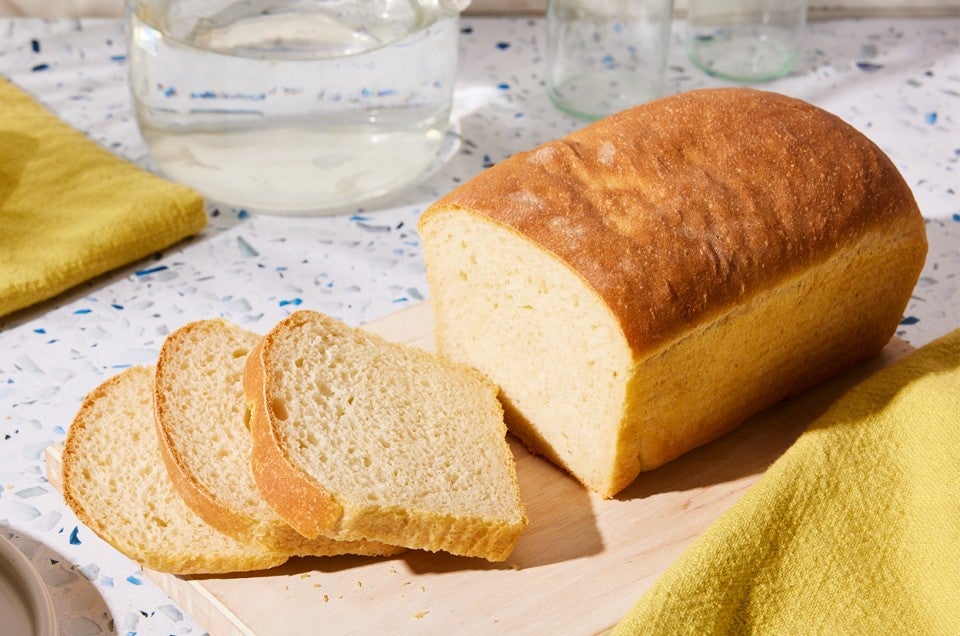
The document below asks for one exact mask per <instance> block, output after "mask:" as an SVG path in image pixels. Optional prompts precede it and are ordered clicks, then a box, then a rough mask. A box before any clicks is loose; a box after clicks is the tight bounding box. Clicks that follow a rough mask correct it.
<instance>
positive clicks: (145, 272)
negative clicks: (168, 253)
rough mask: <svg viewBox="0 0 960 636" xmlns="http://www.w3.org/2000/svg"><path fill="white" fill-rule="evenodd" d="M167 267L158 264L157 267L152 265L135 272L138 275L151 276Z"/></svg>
mask: <svg viewBox="0 0 960 636" xmlns="http://www.w3.org/2000/svg"><path fill="white" fill-rule="evenodd" d="M165 269H167V266H166V265H157V266H156V267H150V268H148V269H139V270H137V271H136V272H135V274H136V275H137V276H149V275H150V274H156V273H157V272H162V271H163V270H165Z"/></svg>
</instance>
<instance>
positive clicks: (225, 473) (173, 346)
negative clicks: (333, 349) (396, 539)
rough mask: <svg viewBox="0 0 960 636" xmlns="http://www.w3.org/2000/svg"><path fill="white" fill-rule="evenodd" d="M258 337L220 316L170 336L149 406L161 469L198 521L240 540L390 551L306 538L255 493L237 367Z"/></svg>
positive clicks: (295, 549) (296, 549) (338, 550)
mask: <svg viewBox="0 0 960 636" xmlns="http://www.w3.org/2000/svg"><path fill="white" fill-rule="evenodd" d="M258 342H260V336H259V335H258V334H255V333H253V332H250V331H247V330H246V329H242V328H240V327H239V326H237V325H234V324H232V323H230V322H228V321H226V320H223V319H210V320H198V321H195V322H191V323H188V324H187V325H184V326H183V327H181V328H179V329H177V330H176V331H174V332H173V333H171V334H170V335H169V336H167V338H166V339H165V340H164V342H163V347H162V348H161V349H160V356H159V358H158V360H157V369H156V380H155V383H154V409H155V420H156V425H157V435H158V439H159V441H160V450H161V452H162V455H163V459H164V462H165V463H166V466H167V472H168V473H169V475H170V477H171V478H172V480H173V484H174V486H175V487H176V489H177V492H179V493H180V495H181V497H183V500H184V501H185V502H186V503H187V505H188V506H190V508H192V509H193V511H194V512H196V513H197V514H198V515H199V516H200V517H201V518H202V519H203V520H204V521H206V522H207V523H209V524H210V525H212V526H213V527H214V528H217V529H218V530H220V531H221V532H223V533H225V534H227V535H230V536H231V537H233V538H235V539H237V540H238V541H242V542H244V543H251V544H255V545H260V546H262V547H263V549H265V550H273V551H276V552H278V553H280V554H282V555H284V556H328V555H336V554H363V555H388V554H397V553H399V552H401V551H402V548H397V547H394V546H387V545H384V544H382V543H376V542H372V541H334V540H332V539H327V538H325V537H318V538H315V539H307V538H305V537H304V536H303V535H301V534H300V533H298V532H296V531H295V530H294V529H293V528H291V527H290V525H289V524H287V523H286V522H284V521H283V519H281V518H280V517H279V516H278V515H277V514H276V513H275V512H274V511H273V509H272V508H270V506H268V505H267V504H266V503H265V502H264V501H263V499H262V498H261V497H260V495H259V492H258V491H257V486H256V482H255V481H254V479H253V471H252V468H251V465H250V457H251V451H252V447H253V444H252V442H251V440H250V430H249V428H248V419H247V417H246V416H247V402H246V399H245V397H244V394H243V366H244V363H245V362H246V359H247V354H249V352H250V351H251V350H252V349H253V348H254V347H255V346H256V345H257V343H258Z"/></svg>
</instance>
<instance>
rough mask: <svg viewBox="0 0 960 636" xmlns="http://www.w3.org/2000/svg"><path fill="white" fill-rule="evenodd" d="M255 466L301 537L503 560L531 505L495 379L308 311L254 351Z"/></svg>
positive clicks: (250, 378) (249, 384) (248, 386)
mask: <svg viewBox="0 0 960 636" xmlns="http://www.w3.org/2000/svg"><path fill="white" fill-rule="evenodd" d="M244 388H245V390H246V392H247V396H248V398H249V399H250V400H251V402H252V403H253V404H254V411H253V417H252V420H251V431H252V433H253V468H254V477H255V478H256V480H257V485H258V487H259V489H260V493H261V495H262V496H263V498H264V499H265V500H266V501H267V502H268V503H269V504H270V505H271V506H272V507H273V508H274V509H275V510H276V511H277V512H278V514H280V516H281V517H283V518H284V519H286V520H287V522H288V523H290V524H291V525H292V526H293V527H294V528H296V529H297V530H298V531H299V532H300V533H302V534H304V535H305V536H318V535H325V536H329V537H332V538H336V539H341V540H356V539H360V538H365V539H371V540H376V541H381V542H384V543H388V544H394V545H402V546H406V547H408V548H415V549H424V550H431V551H437V550H443V551H447V552H450V553H453V554H458V555H465V556H478V557H483V558H485V559H488V560H491V561H502V560H504V559H506V558H507V556H508V555H509V554H510V552H511V551H512V549H513V547H514V545H515V544H516V541H517V539H518V538H519V536H520V532H521V531H522V529H523V528H524V526H525V525H526V516H525V514H524V511H523V506H522V504H521V501H520V494H519V488H518V484H517V478H516V468H515V464H514V459H513V455H512V453H511V451H510V448H509V445H508V444H507V441H506V439H505V435H506V427H505V425H504V423H503V411H502V408H501V406H500V404H499V402H498V401H497V388H496V387H495V386H494V385H493V384H491V383H490V381H489V380H488V379H486V378H485V377H484V376H482V375H481V374H479V373H477V372H476V371H474V370H473V369H470V368H468V367H466V366H462V365H459V364H453V363H449V362H447V361H445V360H443V359H441V358H438V357H437V356H435V355H432V354H430V353H427V352H426V351H423V350H421V349H416V348H413V347H409V346H404V345H399V344H395V343H391V342H387V341H386V340H384V339H382V338H381V337H379V336H376V335H373V334H370V333H367V332H365V331H363V330H361V329H357V328H353V327H350V326H348V325H346V324H344V323H342V322H340V321H337V320H334V319H332V318H330V317H328V316H325V315H323V314H320V313H317V312H312V311H299V312H296V313H294V314H292V315H291V316H289V317H288V318H286V319H285V320H283V321H281V322H280V323H278V324H277V325H276V326H275V327H274V329H272V330H271V331H270V332H269V333H268V334H267V335H266V336H265V337H264V338H263V340H262V341H261V343H260V345H258V349H257V350H255V351H254V353H252V354H251V355H250V356H249V357H248V358H247V366H246V369H245V373H244Z"/></svg>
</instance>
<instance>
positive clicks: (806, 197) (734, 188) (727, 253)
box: [420, 88, 923, 355]
mask: <svg viewBox="0 0 960 636" xmlns="http://www.w3.org/2000/svg"><path fill="white" fill-rule="evenodd" d="M757 130H762V131H763V134H756V131H757ZM450 208H459V209H462V210H465V211H468V212H471V213H474V214H478V215H481V216H485V217H488V218H489V219H491V220H493V221H495V222H497V223H500V224H502V225H504V226H507V227H509V228H512V229H514V230H515V231H517V232H518V233H519V234H521V235H523V236H525V237H527V238H528V239H529V240H531V241H533V242H535V243H537V244H539V245H540V246H541V247H543V248H544V249H546V250H547V251H549V252H552V253H553V254H555V255H556V256H557V257H558V258H559V259H560V260H562V261H564V262H566V263H567V264H568V265H569V266H570V267H571V268H572V269H573V270H574V271H576V272H577V273H579V275H580V276H582V277H583V279H584V280H585V281H586V282H587V284H588V285H589V286H591V287H592V288H593V289H594V290H595V291H596V292H597V293H598V294H599V295H600V296H601V298H602V299H603V300H604V302H605V303H606V304H607V306H608V307H609V308H610V311H611V312H612V313H613V314H614V315H615V316H616V318H617V319H618V321H619V322H620V324H621V325H622V328H623V331H624V334H625V336H626V337H627V341H628V342H629V343H630V345H631V347H632V349H633V351H634V355H640V354H641V353H642V352H644V351H647V350H650V349H651V348H653V347H654V346H656V345H658V344H661V343H663V342H665V341H668V340H670V339H671V338H672V337H674V336H677V335H678V334H681V333H683V332H684V331H685V330H687V329H689V328H690V327H691V326H693V325H696V324H699V323H702V322H704V321H706V320H709V319H710V318H711V317H712V316H715V315H717V314H719V313H720V312H722V311H724V310H725V309H727V308H729V307H731V306H733V305H735V304H737V303H742V302H743V301H745V300H746V299H747V298H749V297H751V296H753V295H754V294H756V293H757V292H758V291H759V290H761V289H763V288H765V287H768V286H769V285H771V284H773V283H776V282H777V281H779V280H781V279H783V278H785V277H787V276H790V275H793V274H796V273H797V272H799V271H802V270H804V269H806V268H809V267H811V266H813V265H815V264H816V263H819V262H822V261H823V260H825V259H827V258H829V256H830V255H831V254H833V253H835V252H836V251H837V250H838V249H840V248H842V247H844V246H849V245H851V244H852V243H853V242H854V241H855V240H857V239H858V237H860V236H863V234H865V233H867V232H869V231H870V230H871V229H873V228H876V227H881V226H884V225H886V224H889V223H891V221H892V220H893V218H894V217H895V216H897V215H909V216H912V217H914V219H915V224H916V225H917V226H918V227H919V229H920V231H922V229H923V228H922V218H921V216H920V211H919V210H918V208H917V206H916V202H915V201H914V199H913V196H912V194H911V192H910V189H909V187H908V186H907V184H906V183H905V182H904V181H903V179H902V177H901V176H900V175H899V173H898V172H897V170H896V168H895V166H894V165H893V164H892V162H891V161H890V160H889V159H888V158H887V157H886V156H885V155H884V154H883V153H882V152H881V151H880V150H879V149H878V148H877V147H876V146H875V145H874V144H873V143H872V142H870V141H869V140H868V139H867V138H866V137H864V136H863V135H862V134H860V133H859V132H857V131H856V130H854V129H853V128H852V127H850V126H849V125H847V124H845V123H844V122H843V121H841V120H840V119H839V118H837V117H835V116H833V115H831V114H829V113H827V112H825V111H823V110H820V109H818V108H816V107H814V106H811V105H810V104H807V103H805V102H802V101H800V100H796V99H793V98H789V97H785V96H783V95H778V94H775V93H769V92H762V91H757V90H752V89H743V88H730V89H705V90H698V91H691V92H688V93H683V94H680V95H675V96H672V97H668V98H664V99H661V100H658V101H655V102H651V103H649V104H644V105H641V106H637V107H635V108H633V109H630V110H628V111H625V112H623V113H620V114H617V115H614V116H611V117H608V118H606V119H604V120H601V121H598V122H596V123H594V124H592V125H590V126H587V127H586V128H584V129H582V130H580V131H578V132H576V133H573V134H571V135H569V136H568V137H566V138H564V139H561V140H558V141H554V142H550V143H547V144H544V145H543V146H540V147H538V148H536V149H534V150H532V151H529V152H524V153H519V154H517V155H515V156H513V157H511V158H509V159H507V160H505V161H503V162H501V163H499V164H497V165H496V166H494V167H492V168H490V169H488V170H487V171H485V172H483V173H481V174H480V175H478V176H477V177H475V178H474V179H472V180H471V181H469V182H467V183H465V184H463V185H461V186H460V187H458V188H457V189H456V190H454V191H453V192H452V193H450V194H449V195H447V196H446V197H444V198H443V199H441V200H440V201H438V202H437V203H435V204H434V205H433V206H431V207H430V208H429V209H428V210H427V211H426V212H425V213H424V214H423V216H422V217H421V220H420V223H421V224H423V223H426V222H429V219H430V217H431V216H432V215H433V214H435V213H437V212H439V211H442V210H444V209H450ZM651 274H654V275H651Z"/></svg>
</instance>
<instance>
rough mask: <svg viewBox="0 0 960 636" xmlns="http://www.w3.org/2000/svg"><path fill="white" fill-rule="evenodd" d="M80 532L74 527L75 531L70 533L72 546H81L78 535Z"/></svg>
mask: <svg viewBox="0 0 960 636" xmlns="http://www.w3.org/2000/svg"><path fill="white" fill-rule="evenodd" d="M79 532H80V528H78V527H77V526H73V530H71V531H70V545H80V537H78V536H77V534H78V533H79Z"/></svg>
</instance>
